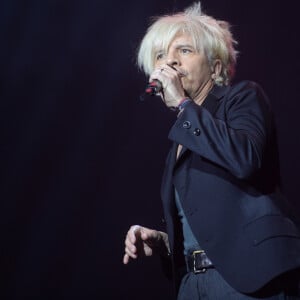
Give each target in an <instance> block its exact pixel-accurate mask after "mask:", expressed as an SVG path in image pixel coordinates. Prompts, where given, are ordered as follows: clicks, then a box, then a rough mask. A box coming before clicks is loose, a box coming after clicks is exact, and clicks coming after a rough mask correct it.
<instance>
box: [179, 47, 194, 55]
mask: <svg viewBox="0 0 300 300" xmlns="http://www.w3.org/2000/svg"><path fill="white" fill-rule="evenodd" d="M180 51H181V53H183V54H188V53H192V50H191V49H188V48H181V49H180Z"/></svg>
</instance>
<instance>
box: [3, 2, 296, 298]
mask: <svg viewBox="0 0 300 300" xmlns="http://www.w3.org/2000/svg"><path fill="white" fill-rule="evenodd" d="M190 3H191V1H180V0H177V1H171V0H164V1H158V0H155V1H140V0H139V1H138V0H132V1H108V2H105V3H104V2H103V1H99V0H97V1H96V0H85V1H83V0H73V1H67V0H52V1H51V0H44V1H39V0H35V1H34V0H27V1H26V0H23V1H21V0H10V1H1V3H0V22H1V26H0V41H1V44H0V66H1V67H0V97H1V98H0V99H1V102H0V103H1V104H0V105H1V107H0V120H1V127H0V128H1V141H0V145H1V161H0V163H1V165H0V168H1V186H0V188H1V189H0V197H1V199H0V222H1V223H0V225H1V229H0V234H1V235H0V239H1V245H0V247H1V248H0V254H1V266H0V274H1V278H0V285H1V287H0V298H1V299H145V300H147V299H153V298H154V299H168V298H169V297H170V296H171V290H172V287H171V284H170V283H168V282H167V280H166V279H165V278H164V277H163V275H162V274H161V272H160V266H159V263H158V261H157V260H156V259H153V258H150V259H146V260H143V261H139V262H134V263H132V264H131V265H128V266H123V265H122V255H123V243H124V236H125V234H126V231H127V229H128V227H129V226H130V225H131V224H144V225H146V226H150V227H152V226H154V227H157V228H161V226H162V224H161V216H162V214H161V204H160V198H159V188H160V179H161V172H162V169H163V165H164V159H165V155H166V152H167V150H168V147H169V142H168V141H167V133H168V129H169V128H170V126H171V124H172V121H173V120H174V115H173V114H172V113H171V112H169V111H168V110H167V109H166V108H165V107H164V106H163V105H162V104H161V102H160V100H159V99H157V98H148V99H146V101H144V102H140V100H139V96H140V94H141V92H142V90H143V88H144V86H145V82H146V78H145V77H144V76H143V75H142V74H141V73H140V72H139V71H138V70H137V68H136V65H135V53H136V49H137V45H138V43H139V41H140V39H141V38H142V36H143V34H144V31H145V30H146V28H147V26H148V24H149V17H150V16H153V15H158V14H164V13H167V12H169V11H173V10H178V9H182V8H184V7H185V6H187V5H189V4H190ZM296 3H297V2H296V1H284V2H282V1H258V0H253V1H247V2H245V1H240V0H230V1H229V0H228V1H222V0H210V1H209V0H206V1H204V0H203V6H204V8H205V11H206V12H207V13H208V14H211V15H213V16H215V17H217V18H220V19H226V20H228V21H229V22H230V23H232V24H233V27H232V29H233V32H234V34H235V36H236V38H237V39H238V41H239V50H240V57H239V61H238V69H237V75H236V78H235V80H240V79H251V80H255V81H257V82H259V83H260V84H261V85H262V86H263V87H264V89H265V91H266V92H267V94H268V95H269V97H270V100H271V102H272V104H273V107H274V112H275V115H276V118H277V124H278V135H279V146H280V153H281V165H282V179H283V185H284V189H285V192H286V195H287V196H288V198H289V199H290V200H291V201H292V202H293V203H294V204H295V205H296V210H298V209H300V204H299V203H298V193H297V188H298V172H299V170H300V161H299V159H298V155H299V150H300V141H299V137H300V134H299V131H298V129H299V126H298V109H299V104H298V90H299V50H300V49H299V42H298V40H299V33H300V32H299V24H298V21H297V14H298V13H297V8H296Z"/></svg>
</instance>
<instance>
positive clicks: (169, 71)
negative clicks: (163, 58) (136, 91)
mask: <svg viewBox="0 0 300 300" xmlns="http://www.w3.org/2000/svg"><path fill="white" fill-rule="evenodd" d="M184 76H186V73H185V72H184V71H182V70H178V69H176V68H175V67H173V66H170V65H167V64H164V65H160V66H159V67H158V68H156V69H155V70H154V71H153V73H152V74H151V76H150V79H149V84H148V85H147V87H146V90H145V93H146V94H148V95H160V96H161V98H162V99H163V101H164V103H165V104H166V105H167V106H168V107H170V108H176V107H178V105H179V103H180V101H181V100H182V99H183V98H185V97H186V94H185V91H184V88H183V85H182V78H183V77H184Z"/></svg>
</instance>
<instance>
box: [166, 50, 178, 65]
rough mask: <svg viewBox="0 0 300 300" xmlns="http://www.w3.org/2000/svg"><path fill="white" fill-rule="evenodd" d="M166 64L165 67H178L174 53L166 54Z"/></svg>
mask: <svg viewBox="0 0 300 300" xmlns="http://www.w3.org/2000/svg"><path fill="white" fill-rule="evenodd" d="M166 63H167V65H169V66H171V67H174V66H178V65H179V60H178V57H177V55H176V54H175V53H168V56H167V61H166Z"/></svg>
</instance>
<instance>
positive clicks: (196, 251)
mask: <svg viewBox="0 0 300 300" xmlns="http://www.w3.org/2000/svg"><path fill="white" fill-rule="evenodd" d="M200 253H204V250H195V251H193V258H194V262H193V272H194V274H198V273H204V272H206V268H202V269H196V255H197V254H200Z"/></svg>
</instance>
